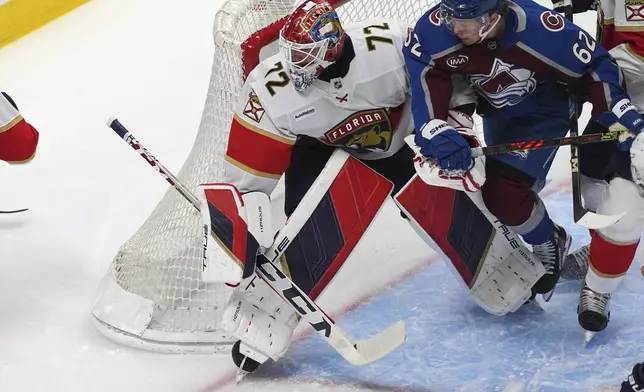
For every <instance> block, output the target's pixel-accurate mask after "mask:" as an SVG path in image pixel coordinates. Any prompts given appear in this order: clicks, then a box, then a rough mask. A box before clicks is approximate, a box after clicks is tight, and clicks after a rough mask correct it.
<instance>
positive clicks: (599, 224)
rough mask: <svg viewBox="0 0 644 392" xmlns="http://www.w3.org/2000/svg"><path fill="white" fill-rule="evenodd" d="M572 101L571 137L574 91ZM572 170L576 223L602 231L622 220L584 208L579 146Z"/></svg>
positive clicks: (575, 129)
mask: <svg viewBox="0 0 644 392" xmlns="http://www.w3.org/2000/svg"><path fill="white" fill-rule="evenodd" d="M572 11H573V10H572V0H564V15H565V17H566V19H568V20H569V21H570V23H573V12H572ZM568 99H569V101H570V105H571V106H570V110H569V114H572V115H573V116H572V117H571V118H570V137H571V138H574V137H578V136H579V123H578V121H577V119H578V117H579V110H578V108H577V95H576V94H575V92H574V91H572V90H571V91H570V95H569V96H568ZM570 169H571V178H572V202H573V217H574V219H575V223H577V224H578V225H580V226H584V227H587V228H589V229H601V228H603V227H608V226H611V225H613V224H614V223H615V222H617V221H618V220H620V219H621V218H622V217H623V216H624V215H626V213H622V214H618V215H602V214H596V213H594V212H591V211H588V210H587V209H585V208H584V206H583V202H582V200H581V174H580V173H579V150H578V148H577V145H575V144H571V145H570Z"/></svg>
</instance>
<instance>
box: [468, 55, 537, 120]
mask: <svg viewBox="0 0 644 392" xmlns="http://www.w3.org/2000/svg"><path fill="white" fill-rule="evenodd" d="M467 80H468V81H469V83H470V85H472V86H473V87H474V88H475V89H476V90H477V91H478V92H479V93H480V94H481V95H482V96H484V97H485V99H487V100H488V102H489V103H490V105H492V106H494V107H495V108H502V107H505V106H514V105H516V104H518V103H519V102H521V101H523V100H524V99H525V97H527V96H528V95H530V94H532V92H533V91H534V89H535V88H536V87H537V80H536V79H535V78H534V72H532V71H530V70H527V69H525V68H517V67H515V66H514V65H512V64H507V63H504V62H503V61H501V60H499V59H494V64H492V70H491V71H490V73H488V74H477V75H468V76H467Z"/></svg>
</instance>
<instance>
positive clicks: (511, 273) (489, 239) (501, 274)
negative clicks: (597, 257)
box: [395, 176, 545, 316]
mask: <svg viewBox="0 0 644 392" xmlns="http://www.w3.org/2000/svg"><path fill="white" fill-rule="evenodd" d="M395 201H396V204H398V206H399V207H400V208H401V210H402V211H403V212H404V213H405V214H406V215H407V216H408V217H409V222H410V224H411V225H412V227H413V228H414V230H415V231H416V232H417V233H419V234H420V235H421V238H423V240H425V242H426V243H427V244H429V245H430V246H431V247H432V248H433V249H435V250H437V251H438V252H439V254H441V255H442V256H443V259H444V260H445V261H446V263H447V265H448V266H449V267H450V270H451V271H452V273H453V274H454V275H455V276H456V277H457V278H458V279H459V280H460V281H461V282H462V283H463V284H464V285H465V286H466V287H467V288H468V290H469V291H470V294H471V295H472V296H473V298H474V300H475V301H476V302H477V304H478V305H479V306H480V307H481V308H483V309H484V310H486V311H487V312H488V313H491V314H494V315H498V316H502V315H504V314H506V313H507V312H512V311H515V310H516V309H518V308H519V307H520V306H521V305H522V304H523V303H524V302H525V301H526V300H527V299H529V298H530V297H531V295H532V290H531V289H532V286H533V285H534V283H535V282H536V281H537V280H538V279H539V278H540V277H541V276H542V275H543V274H544V273H545V270H544V269H543V265H542V264H541V263H539V262H538V261H537V260H536V258H535V257H534V256H533V255H532V254H531V252H530V251H528V250H527V249H526V248H525V247H523V246H522V244H521V241H520V240H518V238H517V236H516V235H515V234H514V233H513V232H512V231H511V230H510V229H509V228H508V227H507V226H505V225H503V224H502V223H500V222H499V221H498V220H496V218H495V217H494V216H493V215H491V214H490V213H489V212H488V211H487V210H486V209H485V207H484V204H483V201H482V199H481V195H480V192H476V193H470V192H467V193H466V192H460V191H455V190H453V189H449V188H444V187H436V186H430V185H427V184H426V183H424V182H423V181H422V180H421V179H420V178H419V177H417V176H415V177H414V178H413V179H412V180H411V181H410V182H409V183H408V184H407V186H405V188H403V189H402V190H401V191H400V192H399V193H398V194H397V195H396V196H395Z"/></svg>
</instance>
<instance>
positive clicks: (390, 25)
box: [345, 17, 411, 48]
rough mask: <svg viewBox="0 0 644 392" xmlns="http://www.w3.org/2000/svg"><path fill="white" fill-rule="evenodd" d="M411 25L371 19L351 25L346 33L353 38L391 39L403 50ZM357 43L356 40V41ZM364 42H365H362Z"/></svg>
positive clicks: (393, 20)
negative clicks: (373, 37)
mask: <svg viewBox="0 0 644 392" xmlns="http://www.w3.org/2000/svg"><path fill="white" fill-rule="evenodd" d="M410 27H411V25H410V24H409V23H406V22H403V21H401V20H398V19H393V18H384V17H383V18H369V19H364V20H361V21H360V22H355V23H350V24H348V25H347V26H346V28H345V31H346V32H347V34H349V36H350V37H351V38H352V40H353V38H354V37H368V36H377V37H382V38H386V39H387V38H388V39H391V40H392V41H393V42H394V45H395V46H396V47H397V48H402V46H403V43H404V42H405V39H406V38H407V31H408V30H409V28H410ZM354 41H355V40H354ZM361 41H363V40H361Z"/></svg>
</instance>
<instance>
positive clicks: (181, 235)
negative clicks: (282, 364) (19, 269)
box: [91, 0, 435, 353]
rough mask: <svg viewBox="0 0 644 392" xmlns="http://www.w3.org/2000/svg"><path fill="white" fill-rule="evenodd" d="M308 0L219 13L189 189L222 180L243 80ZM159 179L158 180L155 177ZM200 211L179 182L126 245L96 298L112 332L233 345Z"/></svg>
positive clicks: (185, 170)
mask: <svg viewBox="0 0 644 392" xmlns="http://www.w3.org/2000/svg"><path fill="white" fill-rule="evenodd" d="M301 2H302V0H228V1H226V2H225V3H224V4H223V5H222V7H221V8H220V10H219V11H218V12H217V14H216V15H215V22H214V42H215V53H214V59H213V66H212V73H211V77H210V85H209V89H208V95H207V98H206V103H205V105H204V109H203V113H202V117H201V123H200V126H199V131H198V133H197V136H196V139H195V142H194V145H193V148H192V150H191V152H190V154H189V155H188V158H187V159H186V161H185V163H184V164H183V166H182V168H181V170H180V171H179V173H178V174H177V177H178V178H179V179H180V180H181V182H182V183H183V184H184V185H186V187H188V189H191V190H195V188H196V186H197V185H199V184H200V183H214V182H221V181H222V180H223V178H224V176H223V157H224V153H225V151H226V145H227V139H228V131H229V127H230V124H231V121H232V113H233V108H234V106H235V104H236V101H237V97H238V94H239V91H240V89H241V86H242V84H243V81H244V79H245V77H246V76H247V75H248V73H249V72H250V71H251V70H252V69H253V68H254V67H255V66H256V65H257V64H258V63H259V61H261V59H263V58H266V57H268V56H270V55H272V54H274V53H276V51H277V46H276V40H277V38H278V35H279V30H280V29H281V27H282V26H283V24H284V18H285V17H286V16H287V15H288V14H289V13H290V12H291V11H292V10H293V9H294V8H295V7H296V6H297V5H299V4H300V3H301ZM329 2H330V3H331V4H332V5H333V6H334V7H336V10H337V12H338V15H339V17H340V20H341V22H342V23H343V24H345V25H346V24H348V23H351V22H357V21H360V20H363V19H367V18H373V17H388V18H395V19H399V20H402V21H407V22H410V23H413V22H415V21H416V20H417V19H418V18H419V17H420V16H421V15H422V14H423V13H424V12H425V11H427V10H428V9H429V8H430V7H431V6H432V4H433V3H434V2H435V0H406V1H398V0H330V1H329ZM150 176H154V174H153V173H150ZM202 234H203V233H202V223H201V217H200V215H199V214H198V213H197V212H196V211H195V209H194V208H193V206H192V205H190V204H189V203H188V202H187V201H186V200H185V199H184V198H183V197H182V196H181V195H180V194H178V193H177V192H176V191H175V190H174V189H172V188H170V189H169V190H168V191H167V192H166V194H165V195H164V197H163V198H162V199H161V201H160V202H159V204H158V205H157V206H156V208H155V209H154V211H153V212H152V213H151V214H150V216H149V217H148V219H147V220H146V221H145V222H144V223H143V225H142V226H141V227H140V228H139V229H138V230H137V231H136V232H135V233H134V234H133V235H132V237H130V238H129V239H128V240H127V241H126V242H125V243H124V244H123V245H122V246H121V247H120V249H119V250H118V252H117V253H116V256H115V257H114V259H113V261H112V262H111V263H110V266H109V268H108V270H107V273H106V274H105V276H104V277H103V279H102V281H101V283H100V286H99V288H98V290H97V293H96V297H95V299H94V302H93V304H92V308H91V313H92V317H91V318H92V321H93V324H94V325H95V326H96V328H97V329H98V330H99V331H101V332H102V333H103V334H104V335H106V336H108V337H109V338H111V339H113V340H116V341H118V342H120V343H122V344H125V345H129V346H133V347H138V348H141V349H146V350H152V351H161V352H176V353H212V352H218V351H227V350H229V349H230V347H231V345H232V343H233V340H232V338H231V337H230V336H226V334H225V333H223V331H222V330H221V313H222V311H223V308H224V306H225V304H226V302H227V300H228V298H229V297H230V295H231V290H232V289H231V288H230V287H228V286H226V285H224V284H218V283H206V282H204V281H203V280H202V279H201V262H202Z"/></svg>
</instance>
